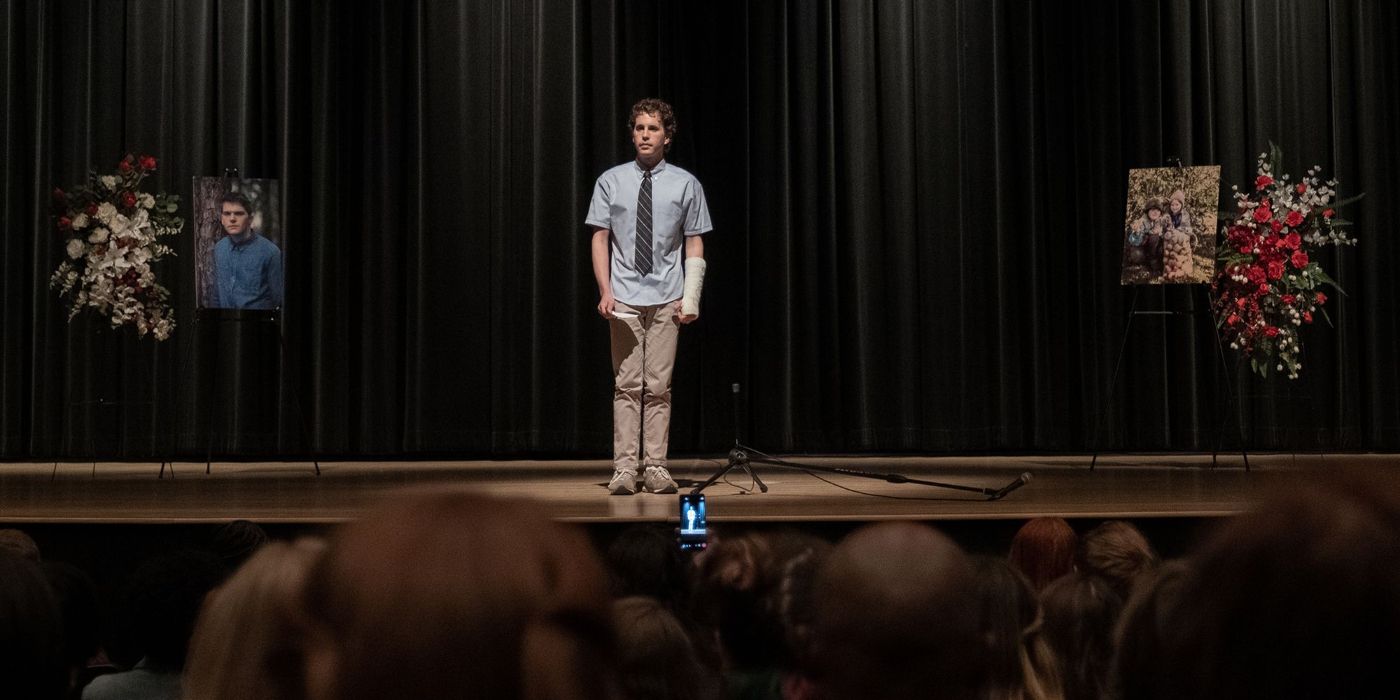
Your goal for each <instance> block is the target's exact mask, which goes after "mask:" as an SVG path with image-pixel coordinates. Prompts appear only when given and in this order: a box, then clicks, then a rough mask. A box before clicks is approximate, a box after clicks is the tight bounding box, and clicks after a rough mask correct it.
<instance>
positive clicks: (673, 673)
mask: <svg viewBox="0 0 1400 700" xmlns="http://www.w3.org/2000/svg"><path fill="white" fill-rule="evenodd" d="M612 622H613V627H614V629H615V630H616V634H617V657H616V658H617V672H618V677H619V683H620V685H621V691H622V697H624V698H627V699H628V700H717V699H718V698H721V697H724V696H723V695H722V693H721V692H720V684H719V682H718V680H719V679H718V677H717V674H716V673H715V672H714V671H713V670H712V669H711V668H710V667H709V666H708V665H707V664H705V663H703V662H702V660H701V656H700V653H699V651H698V650H697V649H696V645H695V642H694V640H693V639H692V638H691V632H690V630H688V629H686V627H685V625H684V624H682V623H681V621H680V619H679V618H677V617H676V616H675V614H673V613H672V612H671V611H670V610H669V609H668V608H667V607H666V606H665V605H663V604H662V603H661V602H660V601H658V600H656V599H655V598H648V597H646V596H629V597H625V598H621V599H618V600H617V601H615V602H613V604H612Z"/></svg>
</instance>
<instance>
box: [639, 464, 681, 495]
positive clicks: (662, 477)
mask: <svg viewBox="0 0 1400 700" xmlns="http://www.w3.org/2000/svg"><path fill="white" fill-rule="evenodd" d="M642 490H644V491H650V492H651V493H675V492H676V482H675V481H674V480H672V479H671V472H668V471H666V467H647V471H646V476H645V477H644V478H643V479H642Z"/></svg>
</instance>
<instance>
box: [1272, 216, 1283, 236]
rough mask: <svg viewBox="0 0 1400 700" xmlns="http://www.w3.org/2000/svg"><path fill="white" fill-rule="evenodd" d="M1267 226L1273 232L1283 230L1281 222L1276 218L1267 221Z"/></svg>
mask: <svg viewBox="0 0 1400 700" xmlns="http://www.w3.org/2000/svg"><path fill="white" fill-rule="evenodd" d="M1269 228H1271V229H1273V230H1274V233H1278V232H1279V231H1282V230H1283V222H1282V221H1279V220H1278V219H1274V220H1273V221H1270V222H1269Z"/></svg>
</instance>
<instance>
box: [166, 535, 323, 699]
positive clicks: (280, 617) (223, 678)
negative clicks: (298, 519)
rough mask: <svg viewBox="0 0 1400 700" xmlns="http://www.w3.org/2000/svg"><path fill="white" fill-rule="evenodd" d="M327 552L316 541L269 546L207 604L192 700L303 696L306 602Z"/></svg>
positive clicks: (197, 633) (195, 652) (188, 687)
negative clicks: (301, 612)
mask: <svg viewBox="0 0 1400 700" xmlns="http://www.w3.org/2000/svg"><path fill="white" fill-rule="evenodd" d="M325 548H326V545H325V543H324V542H323V541H321V540H319V539H315V538H302V539H299V540H297V541H296V542H295V543H286V542H273V543H270V544H267V545H264V546H263V547H262V548H261V549H259V550H258V552H257V553H256V554H254V555H253V556H252V558H250V559H249V560H248V561H247V563H245V564H244V565H243V566H242V567H241V568H240V569H239V570H238V572H237V573H235V574H234V575H233V576H232V577H231V578H230V579H229V580H228V581H227V582H225V583H224V585H222V586H220V587H219V588H216V589H214V591H213V592H212V593H210V594H209V597H208V598H206V599H205V601H204V608H203V609H202V610H201V611H200V614H199V620H198V622H196V623H195V630H194V636H193V637H192V638H191V640H190V654H189V660H188V662H187V663H186V665H185V678H184V689H185V690H184V692H185V697H186V698H189V699H190V700H222V699H223V698H230V699H232V698H264V699H266V700H283V699H285V700H293V699H295V698H300V697H303V695H304V691H303V689H302V680H301V678H302V677H301V674H302V658H301V647H300V645H299V644H298V643H297V642H296V640H297V639H299V637H300V635H299V629H300V625H299V623H298V614H297V610H298V601H299V600H300V595H301V589H302V586H303V584H304V583H305V581H306V575H307V572H308V571H310V570H311V567H312V565H313V564H315V563H316V560H317V559H319V558H320V556H321V553H322V552H323V551H324V550H325Z"/></svg>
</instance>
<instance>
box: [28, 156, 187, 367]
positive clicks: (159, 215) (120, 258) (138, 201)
mask: <svg viewBox="0 0 1400 700" xmlns="http://www.w3.org/2000/svg"><path fill="white" fill-rule="evenodd" d="M155 169H156V159H155V158H152V157H151V156H141V157H139V158H137V157H135V156H133V155H130V154H128V155H127V156H126V157H125V158H123V159H122V161H121V162H120V163H118V164H117V173H116V174H115V175H103V176H101V177H99V176H97V175H96V174H95V173H93V174H91V175H89V177H88V182H87V184H86V185H83V186H81V187H78V188H76V189H74V190H73V191H72V192H64V191H63V190H61V189H55V190H54V204H55V207H56V208H57V209H58V211H59V216H58V220H57V222H56V225H57V228H58V231H59V233H60V234H62V235H64V236H65V237H66V238H67V242H66V243H65V244H64V252H65V253H66V254H67V256H68V259H66V260H64V261H63V262H61V263H59V265H58V269H56V270H54V273H53V275H52V277H50V278H49V286H50V287H53V288H56V289H58V290H59V292H58V293H59V296H62V297H66V298H67V299H68V306H69V311H68V320H70V321H71V320H73V318H74V317H75V316H77V315H78V313H79V312H81V311H82V310H83V309H84V308H91V309H94V310H96V311H97V312H98V313H100V314H102V315H103V316H106V317H107V318H108V319H110V321H111V323H112V327H113V328H119V327H121V326H124V325H131V326H134V327H135V328H136V331H137V333H138V334H139V335H143V336H144V335H146V334H147V333H149V334H151V335H153V336H155V338H156V340H165V339H167V338H169V337H170V333H171V332H172V331H173V330H175V314H174V311H173V310H172V309H171V307H170V303H169V300H170V290H168V289H166V288H165V287H164V286H162V285H161V284H160V283H159V282H157V281H156V275H155V271H154V270H153V269H152V264H153V263H156V262H158V261H160V260H161V259H162V258H164V257H165V256H166V255H174V254H175V252H174V251H173V250H171V249H170V246H168V245H165V244H164V243H161V242H160V239H162V238H165V237H167V236H173V235H175V234H178V233H179V232H180V231H181V229H183V228H184V226H185V222H184V220H183V219H181V218H180V217H178V216H176V214H175V212H176V210H177V209H178V204H179V199H180V198H179V197H178V196H176V195H170V194H165V193H160V194H156V195H152V194H149V193H146V192H140V191H138V188H139V187H140V186H141V181H142V180H144V179H146V177H147V176H148V175H150V174H151V173H153V172H155Z"/></svg>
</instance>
